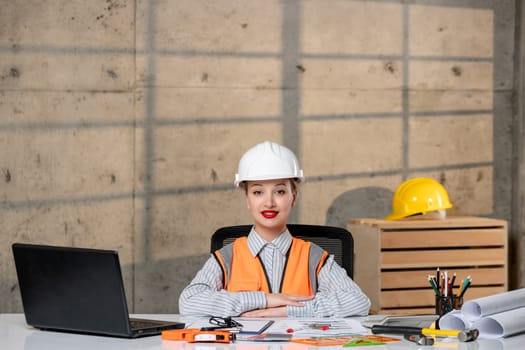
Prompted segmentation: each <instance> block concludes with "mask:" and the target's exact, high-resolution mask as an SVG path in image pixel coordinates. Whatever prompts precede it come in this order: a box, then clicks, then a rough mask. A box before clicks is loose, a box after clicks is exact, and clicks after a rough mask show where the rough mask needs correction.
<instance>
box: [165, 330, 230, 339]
mask: <svg viewBox="0 0 525 350" xmlns="http://www.w3.org/2000/svg"><path fill="white" fill-rule="evenodd" d="M161 337H162V340H184V341H187V342H189V343H198V342H208V343H229V342H233V341H235V333H232V332H230V331H201V330H200V329H198V328H187V329H170V330H166V331H162V333H161Z"/></svg>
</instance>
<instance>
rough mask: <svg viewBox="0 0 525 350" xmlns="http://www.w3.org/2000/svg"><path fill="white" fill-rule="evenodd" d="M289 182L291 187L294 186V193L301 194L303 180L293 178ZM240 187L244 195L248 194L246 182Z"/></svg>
mask: <svg viewBox="0 0 525 350" xmlns="http://www.w3.org/2000/svg"><path fill="white" fill-rule="evenodd" d="M287 180H290V185H291V186H292V192H293V193H297V192H299V184H300V183H301V179H298V178H291V179H287ZM239 187H241V188H242V189H244V194H248V186H246V181H243V182H241V183H240V184H239Z"/></svg>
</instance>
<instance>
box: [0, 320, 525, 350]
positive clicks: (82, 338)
mask: <svg viewBox="0 0 525 350" xmlns="http://www.w3.org/2000/svg"><path fill="white" fill-rule="evenodd" d="M139 316H140V317H148V318H155V319H161V320H172V321H184V319H181V318H180V317H179V316H178V315H139ZM524 342H525V334H523V335H519V336H515V337H511V338H507V339H495V340H493V339H478V340H476V341H474V342H467V343H456V342H453V343H451V342H447V343H443V342H441V343H440V342H437V343H436V345H434V346H433V347H430V346H418V345H416V344H414V343H411V342H408V341H405V340H402V341H401V342H395V343H389V344H387V345H380V346H374V347H359V349H381V350H384V349H398V350H399V349H422V350H423V349H447V350H449V349H451V348H452V349H459V350H482V349H486V350H503V349H505V350H514V349H515V350H518V349H523V343H524ZM311 348H312V347H311V346H308V345H303V344H298V343H281V342H279V343H274V342H272V343H269V342H268V343H262V342H261V343H254V342H241V341H238V342H236V343H232V344H219V343H186V342H178V341H163V340H162V339H161V337H160V336H152V337H145V338H139V339H120V338H112V337H100V336H92V335H81V334H72V333H59V332H50V331H40V330H37V329H34V328H31V327H29V326H27V325H26V323H25V318H24V316H23V314H0V349H8V350H70V349H75V350H88V349H89V350H93V349H95V350H128V349H148V350H155V349H177V350H179V349H180V350H311ZM337 348H338V349H339V348H341V347H337ZM319 349H326V350H333V349H334V347H320V348H319Z"/></svg>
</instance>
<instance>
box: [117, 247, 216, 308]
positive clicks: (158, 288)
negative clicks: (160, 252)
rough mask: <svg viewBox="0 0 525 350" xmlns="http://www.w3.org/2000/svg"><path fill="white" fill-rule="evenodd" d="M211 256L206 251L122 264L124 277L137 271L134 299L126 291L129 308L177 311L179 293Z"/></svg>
mask: <svg viewBox="0 0 525 350" xmlns="http://www.w3.org/2000/svg"><path fill="white" fill-rule="evenodd" d="M209 257H210V255H209V254H203V255H194V256H186V257H180V258H174V259H163V260H152V261H147V262H145V263H137V264H135V265H134V266H131V265H126V266H122V274H123V275H124V276H132V274H133V272H134V274H135V288H134V289H135V290H134V294H135V295H134V298H133V300H132V293H129V292H128V291H127V290H126V294H127V296H128V306H129V307H130V310H133V311H132V312H133V313H153V314H155V313H159V314H163V313H170V314H172V313H178V312H179V296H180V293H181V292H182V290H183V289H184V288H185V287H186V286H187V285H188V284H189V283H190V282H191V280H192V279H193V278H194V277H195V275H196V274H197V272H198V271H199V270H200V269H201V267H202V266H203V265H204V263H205V262H206V260H207V259H208V258H209ZM130 270H131V271H130ZM130 292H131V291H130Z"/></svg>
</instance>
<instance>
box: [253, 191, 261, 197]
mask: <svg viewBox="0 0 525 350" xmlns="http://www.w3.org/2000/svg"><path fill="white" fill-rule="evenodd" d="M261 193H262V191H253V194H254V195H255V196H260V195H261Z"/></svg>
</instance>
